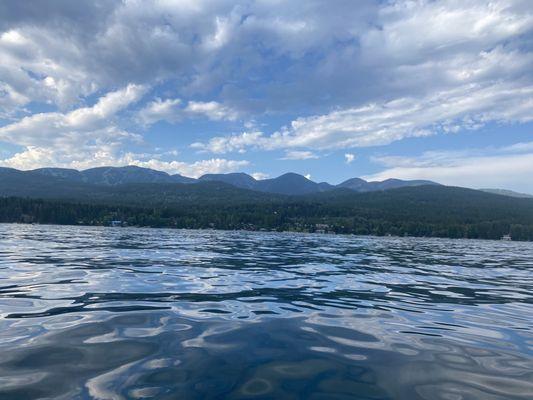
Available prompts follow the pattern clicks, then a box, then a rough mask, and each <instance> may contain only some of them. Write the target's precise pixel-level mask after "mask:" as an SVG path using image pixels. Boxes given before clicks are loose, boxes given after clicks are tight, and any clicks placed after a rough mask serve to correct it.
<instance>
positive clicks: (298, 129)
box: [196, 83, 533, 152]
mask: <svg viewBox="0 0 533 400" xmlns="http://www.w3.org/2000/svg"><path fill="white" fill-rule="evenodd" d="M532 108H533V85H530V86H522V85H509V84H505V83H496V84H493V85H490V86H486V87H484V86H477V85H465V86H462V87H459V88H457V89H453V90H446V91H441V92H437V93H434V94H432V95H430V96H426V97H421V98H414V97H405V98H398V99H396V100H393V101H389V102H386V103H380V104H376V103H375V104H368V105H365V106H363V107H357V108H349V109H344V110H336V111H333V112H331V113H328V114H324V115H318V116H311V117H305V118H298V119H296V120H294V121H292V123H291V124H290V126H289V127H288V128H284V129H281V130H280V131H278V132H275V133H274V134H272V135H270V136H265V135H262V134H259V133H256V137H255V140H254V141H250V142H247V141H242V140H240V139H242V137H241V136H231V137H229V138H228V137H215V138H212V139H211V140H210V142H209V144H207V145H201V144H196V146H197V147H202V146H204V148H206V149H209V150H211V149H212V148H216V149H217V150H218V151H219V152H223V151H229V150H232V149H234V147H232V146H229V145H227V144H228V143H231V142H232V141H238V142H239V143H240V147H239V148H240V149H241V150H242V149H243V148H244V147H245V146H246V145H248V146H251V147H259V148H262V149H267V150H271V149H280V148H281V149H286V148H295V147H296V148H309V149H315V150H323V149H339V148H356V147H369V146H381V145H387V144H390V143H392V142H394V141H398V140H401V139H404V138H409V137H420V136H428V135H434V134H437V133H441V132H444V133H454V132H458V131H460V130H464V129H466V130H471V129H479V128H480V127H482V126H483V125H484V124H485V123H487V122H490V121H498V122H516V121H519V122H528V121H532V120H533V113H531V109H532ZM212 144H217V145H216V146H213V145H212Z"/></svg>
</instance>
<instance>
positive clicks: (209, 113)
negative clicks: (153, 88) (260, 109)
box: [137, 98, 238, 125]
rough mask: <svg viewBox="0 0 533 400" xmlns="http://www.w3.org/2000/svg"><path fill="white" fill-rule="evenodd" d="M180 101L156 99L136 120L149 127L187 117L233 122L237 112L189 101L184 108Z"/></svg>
mask: <svg viewBox="0 0 533 400" xmlns="http://www.w3.org/2000/svg"><path fill="white" fill-rule="evenodd" d="M181 105H182V101H181V99H166V100H162V99H160V98H156V99H155V100H153V101H151V102H150V103H148V104H147V105H146V106H145V107H144V108H142V109H141V110H140V111H139V112H138V116H137V119H138V120H139V121H140V122H141V123H143V124H144V125H151V124H153V123H155V122H157V121H168V122H173V123H174V122H177V121H179V120H181V119H183V118H187V117H197V116H202V117H206V118H208V119H210V120H212V121H223V120H228V121H234V120H236V119H237V117H238V112H237V111H235V110H233V109H232V108H230V107H226V106H224V105H222V104H220V103H218V102H216V101H209V102H201V101H189V102H188V104H187V106H186V107H180V106H181Z"/></svg>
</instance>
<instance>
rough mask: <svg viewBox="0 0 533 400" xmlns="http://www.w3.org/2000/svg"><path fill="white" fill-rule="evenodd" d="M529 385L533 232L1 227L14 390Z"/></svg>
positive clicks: (5, 356)
mask: <svg viewBox="0 0 533 400" xmlns="http://www.w3.org/2000/svg"><path fill="white" fill-rule="evenodd" d="M37 398H46V399H50V398H57V399H86V398H87V399H88V398H96V399H129V398H133V399H143V398H158V399H210V398H228V399H255V398H257V399H267V398H268V399H408V400H416V399H432V400H433V399H447V400H455V399H533V244H532V243H515V242H494V241H474V240H442V239H415V238H374V237H355V236H327V235H303V234H289V233H280V234H277V233H243V232H218V231H182V230H179V231H178V230H176V231H173V230H159V229H134V228H131V229H130V228H88V227H59V226H25V225H0V399H10V400H12V399H37Z"/></svg>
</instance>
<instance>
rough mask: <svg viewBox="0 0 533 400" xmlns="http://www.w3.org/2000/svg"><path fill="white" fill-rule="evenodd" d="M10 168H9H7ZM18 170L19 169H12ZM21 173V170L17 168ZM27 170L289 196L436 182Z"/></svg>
mask: <svg viewBox="0 0 533 400" xmlns="http://www.w3.org/2000/svg"><path fill="white" fill-rule="evenodd" d="M6 171H7V170H6ZM12 171H18V170H14V169H13V170H12ZM18 172H20V171H18ZM25 173H29V174H35V175H40V176H42V175H45V176H49V177H54V178H58V179H62V180H69V181H72V182H77V183H89V184H95V185H107V186H116V185H122V184H135V183H188V184H192V183H198V182H221V183H225V184H229V185H232V186H235V187H238V188H242V189H248V190H255V191H259V192H266V193H277V194H286V195H305V194H310V193H319V192H326V191H330V190H334V189H349V190H353V191H356V192H370V191H376V190H389V189H395V188H400V187H405V186H419V185H437V183H435V182H431V181H422V180H419V181H403V180H400V179H394V178H390V179H386V180H384V181H382V182H377V181H376V182H367V181H365V180H364V179H362V178H351V179H348V180H346V181H344V182H342V183H340V184H338V185H331V184H329V183H327V182H320V183H316V182H314V181H312V180H310V179H308V178H306V177H305V176H303V175H301V174H297V173H295V172H287V173H284V174H282V175H280V176H278V177H276V178H270V179H262V180H256V179H255V178H253V177H252V176H251V175H249V174H247V173H244V172H231V173H227V174H205V175H203V176H201V177H200V178H198V179H195V178H189V177H186V176H182V175H180V174H175V175H169V174H168V173H166V172H163V171H158V170H154V169H150V168H144V167H139V166H136V165H127V166H123V167H106V166H104V167H95V168H89V169H86V170H83V171H78V170H75V169H68V168H39V169H36V170H33V171H26V172H25Z"/></svg>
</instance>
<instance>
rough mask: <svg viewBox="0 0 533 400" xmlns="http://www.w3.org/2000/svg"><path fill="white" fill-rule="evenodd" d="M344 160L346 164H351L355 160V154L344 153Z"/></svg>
mask: <svg viewBox="0 0 533 400" xmlns="http://www.w3.org/2000/svg"><path fill="white" fill-rule="evenodd" d="M344 158H345V160H346V164H351V163H352V162H353V161H354V160H355V154H352V153H346V154H344Z"/></svg>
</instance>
